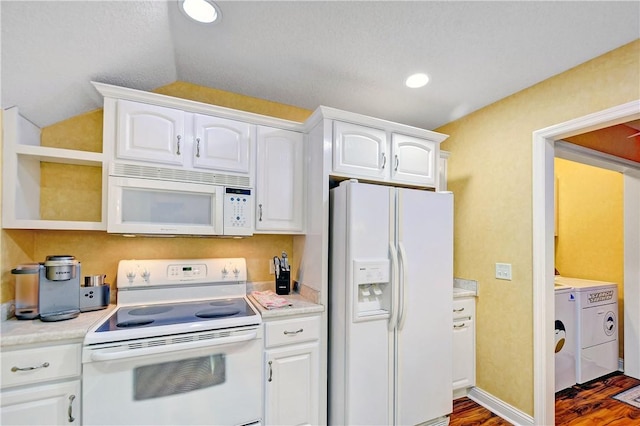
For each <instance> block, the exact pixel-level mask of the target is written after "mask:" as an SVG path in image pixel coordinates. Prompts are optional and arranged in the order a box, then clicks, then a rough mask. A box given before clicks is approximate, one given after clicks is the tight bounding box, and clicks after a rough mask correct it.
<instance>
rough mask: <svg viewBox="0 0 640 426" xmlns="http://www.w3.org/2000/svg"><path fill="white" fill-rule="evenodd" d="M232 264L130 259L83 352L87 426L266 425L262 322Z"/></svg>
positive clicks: (240, 268) (240, 265) (238, 266)
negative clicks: (109, 308) (112, 305)
mask: <svg viewBox="0 0 640 426" xmlns="http://www.w3.org/2000/svg"><path fill="white" fill-rule="evenodd" d="M246 279H247V272H246V264H245V260H244V259H241V258H234V259H186V260H185V259H181V260H139V261H136V260H123V261H120V263H119V264H118V275H117V286H118V303H117V309H116V310H115V311H114V312H113V313H112V314H111V315H110V316H109V317H108V318H107V319H106V320H105V321H103V322H101V323H99V324H96V325H95V326H94V327H93V328H91V329H90V330H89V332H88V333H87V335H86V337H85V339H84V343H83V349H82V363H83V368H82V424H85V425H97V424H102V425H104V424H110V425H151V424H153V425H177V424H180V425H193V424H224V425H248V424H260V422H261V421H262V411H263V410H262V404H263V402H262V401H263V394H262V331H261V330H262V329H261V323H262V321H261V317H260V315H259V314H258V313H257V311H256V310H255V309H254V307H253V306H252V305H251V304H250V303H249V302H248V299H247V298H246Z"/></svg>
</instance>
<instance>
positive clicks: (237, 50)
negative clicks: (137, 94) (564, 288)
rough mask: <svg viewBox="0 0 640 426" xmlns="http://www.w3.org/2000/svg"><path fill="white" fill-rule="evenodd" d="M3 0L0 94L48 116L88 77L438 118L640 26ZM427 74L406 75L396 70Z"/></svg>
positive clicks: (532, 80)
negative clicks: (422, 81)
mask: <svg viewBox="0 0 640 426" xmlns="http://www.w3.org/2000/svg"><path fill="white" fill-rule="evenodd" d="M217 4H218V5H219V7H220V9H221V11H222V20H221V21H220V22H218V23H216V24H214V25H211V26H206V25H203V24H196V23H193V22H191V21H189V20H188V19H187V18H186V17H185V16H184V15H183V14H182V13H181V12H180V11H179V9H178V1H177V0H171V1H162V0H157V1H41V2H38V1H1V2H0V14H1V24H2V39H1V43H2V44H1V49H2V51H1V54H2V56H1V60H2V62H1V73H2V78H1V91H2V107H3V108H7V107H10V106H14V105H17V106H18V107H19V109H20V112H21V114H22V115H24V116H25V117H27V118H28V119H29V120H31V121H33V122H34V123H35V124H36V125H38V126H41V127H44V126H47V125H50V124H53V123H56V122H58V121H61V120H63V119H66V118H69V117H72V116H74V115H78V114H80V113H83V112H86V111H89V110H93V109H96V108H99V107H101V105H102V99H101V98H100V96H99V95H98V93H97V92H96V91H95V89H94V88H93V86H92V85H91V84H90V81H92V80H93V81H99V82H104V83H110V84H116V85H121V86H126V87H131V88H135V89H141V90H152V89H154V88H157V87H159V86H163V85H166V84H169V83H172V82H174V81H186V82H189V83H193V84H197V85H202V86H208V87H213V88H217V89H222V90H227V91H232V92H236V93H241V94H244V95H248V96H253V97H257V98H262V99H268V100H271V101H275V102H281V103H285V104H290V105H295V106H298V107H302V108H307V109H310V110H313V109H315V108H316V107H317V106H319V105H326V106H331V107H335V108H340V109H345V110H349V111H353V112H357V113H361V114H367V115H372V116H376V117H380V118H384V119H388V120H392V121H398V122H402V123H406V124H410V125H414V126H417V127H422V128H427V129H433V128H436V127H438V126H440V125H443V124H445V123H447V122H449V121H452V120H454V119H457V118H459V117H461V116H463V115H466V114H468V113H470V112H472V111H474V110H477V109H479V108H482V107H483V106H486V105H488V104H491V103H493V102H495V101H497V100H499V99H502V98H504V97H506V96H508V95H510V94H513V93H515V92H517V91H520V90H522V89H524V88H527V87H529V86H531V85H534V84H536V83H538V82H540V81H542V80H545V79H547V78H549V77H551V76H553V75H555V74H558V73H561V72H563V71H565V70H567V69H569V68H571V67H574V66H576V65H578V64H581V63H583V62H585V61H587V60H589V59H591V58H594V57H596V56H598V55H601V54H603V53H605V52H608V51H610V50H613V49H615V48H617V47H620V46H622V45H624V44H626V43H629V42H631V41H633V40H635V39H637V38H638V37H639V35H640V2H637V1H622V2H611V1H602V2H600V1H584V2H582V1H569V2H555V1H542V2H533V1H513V2H504V1H501V2H484V1H471V2H461V1H410V2H399V1H390V2H384V1H347V2H339V1H323V2H311V1H293V2H286V1H257V2H251V1H232V2H226V1H219V2H217ZM417 71H422V72H426V73H427V74H428V75H429V76H430V78H431V82H430V83H429V84H428V85H427V86H426V87H424V88H420V89H409V88H407V87H405V86H404V84H403V82H404V79H405V78H406V77H407V76H408V75H409V74H411V73H413V72H417Z"/></svg>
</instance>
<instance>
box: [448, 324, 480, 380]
mask: <svg viewBox="0 0 640 426" xmlns="http://www.w3.org/2000/svg"><path fill="white" fill-rule="evenodd" d="M475 369H476V365H475V328H474V324H473V320H471V319H468V318H467V319H461V320H457V321H454V322H453V390H456V389H461V388H466V387H469V386H474V385H475V381H476V379H475Z"/></svg>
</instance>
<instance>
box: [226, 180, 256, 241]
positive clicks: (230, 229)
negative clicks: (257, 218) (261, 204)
mask: <svg viewBox="0 0 640 426" xmlns="http://www.w3.org/2000/svg"><path fill="white" fill-rule="evenodd" d="M224 233H225V234H230V235H253V194H252V192H251V189H242V188H225V189H224Z"/></svg>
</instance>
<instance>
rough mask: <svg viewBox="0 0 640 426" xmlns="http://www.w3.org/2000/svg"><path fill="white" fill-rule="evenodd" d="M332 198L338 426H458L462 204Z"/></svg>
mask: <svg viewBox="0 0 640 426" xmlns="http://www.w3.org/2000/svg"><path fill="white" fill-rule="evenodd" d="M330 194H331V195H330V206H331V241H330V251H331V256H330V259H331V264H330V285H329V293H330V294H329V297H330V301H331V302H330V308H329V318H330V319H329V327H330V328H329V330H330V331H329V333H330V339H329V340H330V347H329V422H330V424H332V425H367V426H370V425H416V424H419V423H425V424H429V425H446V424H448V423H449V418H448V415H449V414H450V413H451V411H452V374H453V373H452V369H453V366H452V338H453V332H452V310H453V194H451V193H436V192H430V191H424V190H416V189H406V188H394V187H389V186H381V185H372V184H364V183H358V182H356V181H353V180H351V181H343V182H342V183H341V184H340V185H339V186H338V187H336V188H333V189H332V190H331V193H330Z"/></svg>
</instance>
